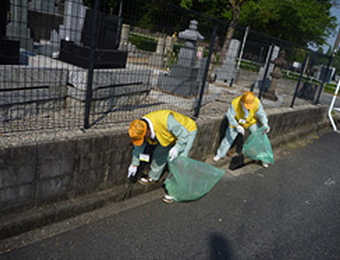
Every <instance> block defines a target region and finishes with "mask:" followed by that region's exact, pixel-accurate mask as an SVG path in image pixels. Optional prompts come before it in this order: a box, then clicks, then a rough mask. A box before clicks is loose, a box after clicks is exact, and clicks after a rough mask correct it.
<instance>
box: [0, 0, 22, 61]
mask: <svg viewBox="0 0 340 260" xmlns="http://www.w3.org/2000/svg"><path fill="white" fill-rule="evenodd" d="M9 10H10V1H9V0H2V1H0V64H19V63H20V51H19V50H20V41H16V40H11V39H8V38H7V37H6V28H7V12H8V11H9Z"/></svg>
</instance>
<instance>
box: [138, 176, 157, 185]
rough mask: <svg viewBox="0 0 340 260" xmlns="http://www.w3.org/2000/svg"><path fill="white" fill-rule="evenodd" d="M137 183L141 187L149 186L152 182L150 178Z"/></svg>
mask: <svg viewBox="0 0 340 260" xmlns="http://www.w3.org/2000/svg"><path fill="white" fill-rule="evenodd" d="M138 182H139V183H140V184H142V185H149V184H151V183H153V182H154V181H153V180H152V179H150V178H145V177H143V178H141V179H140V180H139V181H138Z"/></svg>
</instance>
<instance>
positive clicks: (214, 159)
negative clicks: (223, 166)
mask: <svg viewBox="0 0 340 260" xmlns="http://www.w3.org/2000/svg"><path fill="white" fill-rule="evenodd" d="M219 160H221V157H219V156H218V155H215V156H214V158H213V161H214V162H218V161H219Z"/></svg>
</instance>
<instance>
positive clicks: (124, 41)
mask: <svg viewBox="0 0 340 260" xmlns="http://www.w3.org/2000/svg"><path fill="white" fill-rule="evenodd" d="M129 35H130V25H129V24H123V25H122V32H121V35H120V43H119V48H118V49H119V50H121V51H127V50H128V45H129Z"/></svg>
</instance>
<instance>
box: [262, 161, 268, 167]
mask: <svg viewBox="0 0 340 260" xmlns="http://www.w3.org/2000/svg"><path fill="white" fill-rule="evenodd" d="M261 163H262V166H263V167H264V168H268V167H269V164H268V163H265V162H261Z"/></svg>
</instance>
